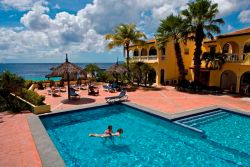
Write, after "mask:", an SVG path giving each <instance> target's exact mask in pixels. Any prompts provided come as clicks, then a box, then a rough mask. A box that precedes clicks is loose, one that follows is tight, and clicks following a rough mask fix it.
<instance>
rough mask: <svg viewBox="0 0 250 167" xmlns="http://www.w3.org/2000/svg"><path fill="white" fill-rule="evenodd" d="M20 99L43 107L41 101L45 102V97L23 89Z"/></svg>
mask: <svg viewBox="0 0 250 167" xmlns="http://www.w3.org/2000/svg"><path fill="white" fill-rule="evenodd" d="M21 97H22V98H24V99H25V100H27V101H28V102H30V103H32V104H34V105H36V106H38V105H43V104H44V102H43V101H44V100H45V96H41V95H39V94H38V93H36V92H34V91H32V90H28V89H25V88H24V89H22V96H21Z"/></svg>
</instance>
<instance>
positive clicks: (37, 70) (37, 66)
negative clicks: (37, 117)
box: [0, 63, 113, 81]
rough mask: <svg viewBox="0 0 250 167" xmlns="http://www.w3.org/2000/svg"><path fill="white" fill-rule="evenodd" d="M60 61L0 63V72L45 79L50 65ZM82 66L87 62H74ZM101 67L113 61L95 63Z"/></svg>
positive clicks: (27, 78) (37, 79) (35, 79)
mask: <svg viewBox="0 0 250 167" xmlns="http://www.w3.org/2000/svg"><path fill="white" fill-rule="evenodd" d="M59 64H60V63H6V64H4V63H2V64H1V63H0V73H2V72H3V71H5V70H8V71H11V72H13V73H16V74H17V75H19V76H22V77H23V78H24V79H25V80H33V81H41V80H47V78H45V75H47V74H49V73H51V70H50V68H51V67H57V66H58V65H59ZM76 64H77V65H78V66H80V67H82V68H84V67H85V66H86V65H87V64H89V63H76ZM95 64H96V65H98V67H99V68H101V69H107V68H109V67H110V66H111V65H112V64H113V63H95ZM51 79H52V80H54V81H57V80H60V77H55V78H51Z"/></svg>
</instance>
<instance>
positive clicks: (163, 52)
mask: <svg viewBox="0 0 250 167" xmlns="http://www.w3.org/2000/svg"><path fill="white" fill-rule="evenodd" d="M161 55H162V56H165V55H166V49H165V48H161Z"/></svg>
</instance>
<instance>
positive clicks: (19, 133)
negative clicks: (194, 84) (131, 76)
mask: <svg viewBox="0 0 250 167" xmlns="http://www.w3.org/2000/svg"><path fill="white" fill-rule="evenodd" d="M99 90H100V94H99V96H89V95H87V90H80V91H78V93H79V94H80V96H81V98H80V100H73V101H70V102H69V101H68V100H67V93H66V92H64V93H60V94H59V95H58V96H56V97H52V96H50V95H48V94H47V91H46V90H38V91H37V92H38V93H39V94H41V95H45V96H46V100H45V101H46V103H48V104H50V105H51V109H52V112H53V111H54V112H56V111H59V110H67V109H72V108H81V107H86V106H88V105H89V106H91V105H95V104H103V103H105V99H104V97H108V96H114V95H117V94H119V92H115V93H109V92H105V91H103V90H102V89H101V86H100V89H99ZM128 96H129V101H130V102H132V103H135V104H138V105H140V106H144V107H147V108H150V109H153V110H157V111H160V112H163V113H165V114H169V115H175V114H181V113H183V112H189V111H192V110H197V109H201V108H205V107H213V106H221V107H226V108H231V109H236V110H242V111H245V112H250V98H246V97H238V96H231V95H210V94H190V93H184V92H178V91H176V90H175V89H174V88H173V87H171V86H164V87H159V88H156V89H144V88H140V89H138V90H136V91H134V92H128ZM30 115H32V113H29V112H23V113H20V114H9V113H6V112H4V113H0V136H1V140H0V148H1V152H0V167H1V166H8V167H20V166H21V167H22V166H23V167H27V166H32V167H39V166H42V163H41V159H40V157H39V154H38V151H37V149H36V146H35V142H34V140H33V137H32V135H31V130H30V127H29V124H28V121H27V119H28V117H29V116H30Z"/></svg>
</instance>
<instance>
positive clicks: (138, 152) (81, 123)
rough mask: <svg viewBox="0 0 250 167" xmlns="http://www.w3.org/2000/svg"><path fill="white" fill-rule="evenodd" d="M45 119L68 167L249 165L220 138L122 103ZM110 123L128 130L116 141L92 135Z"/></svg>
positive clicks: (245, 157)
mask: <svg viewBox="0 0 250 167" xmlns="http://www.w3.org/2000/svg"><path fill="white" fill-rule="evenodd" d="M41 121H42V123H43V124H44V126H45V128H46V130H47V132H48V134H49V136H50V138H51V139H52V141H53V143H54V144H55V146H56V148H57V150H58V152H59V153H60V155H61V157H62V158H63V160H64V162H65V164H66V165H67V166H69V167H71V166H72V167H73V166H110V167H113V166H114V167H118V166H131V167H134V166H150V167H152V166H250V156H249V155H248V154H247V152H246V153H245V152H244V153H242V152H240V151H238V152H237V149H238V148H237V147H236V148H235V149H234V150H232V149H227V147H226V145H221V144H220V143H217V140H216V138H214V139H213V140H214V141H212V140H210V139H208V138H202V137H200V136H199V135H197V134H193V133H195V132H190V131H188V130H183V127H179V126H177V125H175V124H173V123H171V122H169V121H166V120H163V119H160V118H157V117H154V116H151V115H148V114H146V113H144V112H142V111H140V110H138V109H134V108H131V107H129V106H126V105H122V104H120V105H111V106H105V107H100V108H93V109H89V110H85V111H78V112H71V113H64V114H58V115H51V116H43V117H41ZM108 125H113V130H116V129H118V128H122V129H124V134H123V135H122V137H121V138H118V137H115V138H114V143H113V142H112V141H111V140H110V139H107V140H105V139H102V138H95V137H89V136H88V134H89V133H103V131H104V130H105V129H106V128H107V126H108ZM248 126H249V125H248ZM204 128H206V127H205V126H204ZM208 129H209V128H208ZM225 129H227V128H225ZM211 131H212V130H211ZM208 135H209V134H208ZM211 135H213V134H211ZM242 135H244V134H242ZM239 140H240V139H238V140H237V141H236V142H238V141H239ZM232 142H233V141H232ZM239 147H241V146H239ZM235 150H236V151H235ZM238 150H240V149H238Z"/></svg>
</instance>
